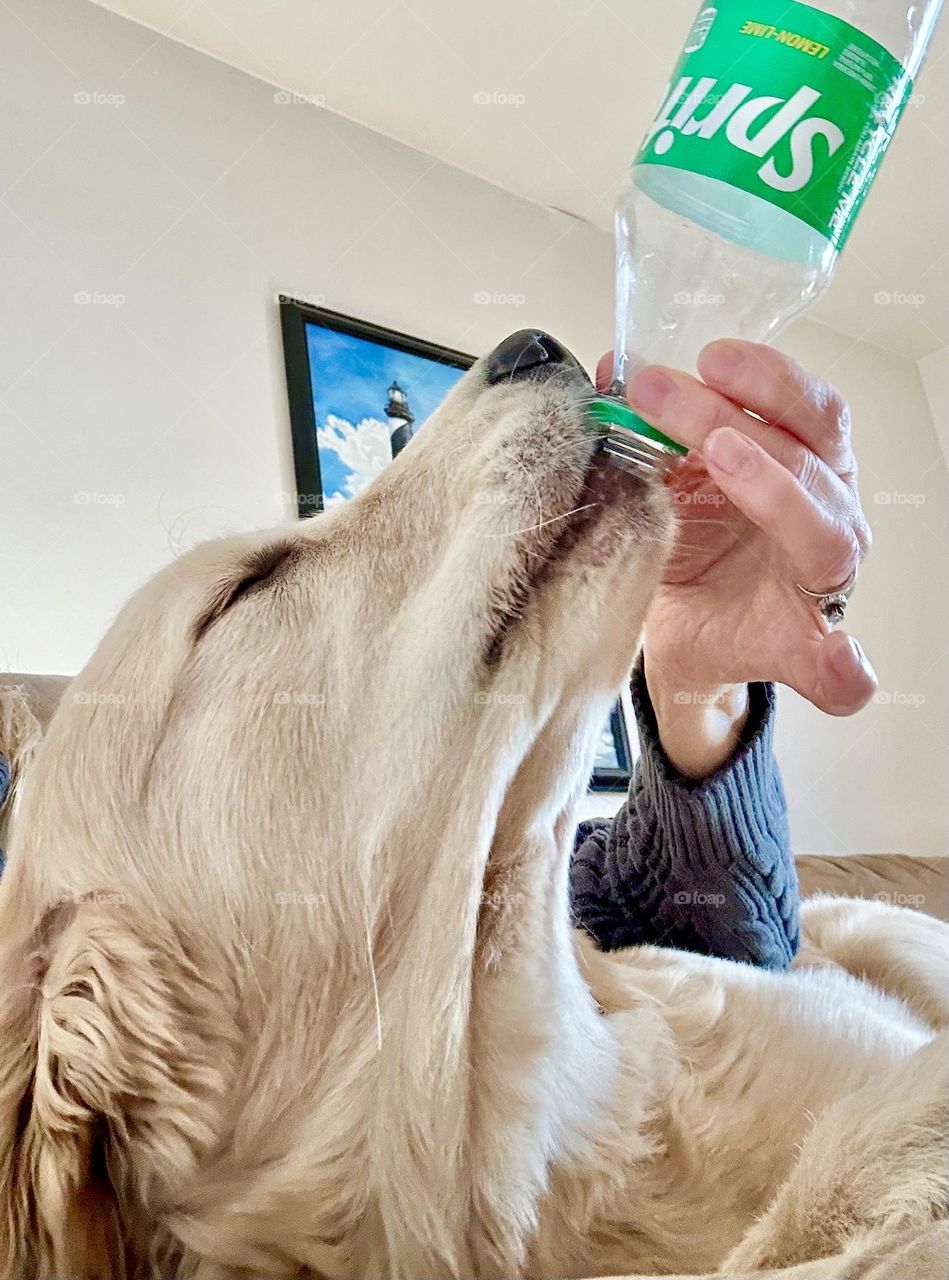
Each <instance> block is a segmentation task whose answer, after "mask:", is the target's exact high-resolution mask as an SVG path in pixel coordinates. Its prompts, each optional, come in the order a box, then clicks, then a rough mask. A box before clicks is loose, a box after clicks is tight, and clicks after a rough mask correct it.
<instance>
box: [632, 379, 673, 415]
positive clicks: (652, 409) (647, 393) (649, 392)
mask: <svg viewBox="0 0 949 1280" xmlns="http://www.w3.org/2000/svg"><path fill="white" fill-rule="evenodd" d="M675 389H676V384H675V383H674V382H673V381H672V379H671V378H667V377H666V375H665V374H664V373H659V371H658V370H657V369H643V370H642V372H641V373H637V374H636V377H635V378H634V379H633V380H632V382H631V383H630V387H629V399H630V402H631V404H632V406H633V408H634V409H642V410H644V411H645V412H646V413H658V412H659V410H660V409H661V408H662V405H663V402H664V401H665V400H667V399H668V398H669V396H670V395H671V394H672V392H673V391H675Z"/></svg>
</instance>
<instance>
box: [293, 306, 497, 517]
mask: <svg viewBox="0 0 949 1280" xmlns="http://www.w3.org/2000/svg"><path fill="white" fill-rule="evenodd" d="M307 324H318V325H321V326H322V327H323V328H325V329H333V330H334V331H335V332H336V333H346V334H349V335H350V336H351V337H353V338H363V339H364V340H365V341H367V342H378V343H381V344H382V345H383V346H387V347H394V348H395V349H396V350H398V351H407V352H408V353H409V354H410V355H413V356H422V357H423V358H424V359H426V360H435V361H437V362H438V363H439V364H447V365H450V366H451V367H452V368H453V369H470V368H471V366H472V365H473V364H474V362H475V357H474V356H472V355H468V354H467V353H466V352H464V351H455V350H454V348H452V347H445V346H442V345H441V344H440V343H437V342H428V341H426V340H425V339H423V338H415V337H413V336H412V335H411V334H409V333H400V332H399V330H398V329H387V328H385V327H384V326H382V325H378V324H373V323H372V321H370V320H357V319H356V318H355V317H354V316H346V315H343V314H342V312H339V311H330V310H328V309H327V308H326V307H314V306H309V305H308V304H307V303H304V302H297V301H296V300H295V299H294V298H291V297H289V296H287V295H284V294H281V295H280V329H281V332H282V334H283V361H284V366H285V368H286V372H287V395H288V397H289V401H290V431H291V434H292V437H293V465H294V471H295V473H296V484H297V514H298V515H299V516H300V518H301V519H303V518H304V517H305V516H312V515H316V514H317V512H319V511H322V510H323V483H322V479H321V476H320V457H319V450H318V448H317V444H316V414H315V411H314V407H313V395H312V386H313V381H312V377H311V374H312V370H311V369H310V355H309V351H308V348H307V341H306V326H307Z"/></svg>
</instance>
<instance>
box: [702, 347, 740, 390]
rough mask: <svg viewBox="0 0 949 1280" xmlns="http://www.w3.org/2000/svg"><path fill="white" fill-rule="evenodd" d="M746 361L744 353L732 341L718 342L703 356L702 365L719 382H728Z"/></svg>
mask: <svg viewBox="0 0 949 1280" xmlns="http://www.w3.org/2000/svg"><path fill="white" fill-rule="evenodd" d="M744 363H745V357H744V355H743V353H742V352H741V351H740V350H739V349H738V347H734V346H732V345H731V343H728V342H725V343H716V345H715V346H713V347H709V348H708V349H707V351H706V352H705V354H704V355H703V357H702V365H703V367H704V368H705V369H706V370H707V371H708V373H710V374H711V376H712V377H713V378H715V379H717V380H718V381H719V382H728V381H729V380H730V379H731V378H733V377H734V376H735V374H736V373H737V372H738V370H739V369H740V368H741V366H742V365H743V364H744Z"/></svg>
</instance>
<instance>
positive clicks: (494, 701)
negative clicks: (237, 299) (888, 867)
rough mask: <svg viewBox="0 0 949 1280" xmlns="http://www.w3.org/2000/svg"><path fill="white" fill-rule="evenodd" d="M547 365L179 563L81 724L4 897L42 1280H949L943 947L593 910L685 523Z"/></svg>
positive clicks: (11, 1055)
mask: <svg viewBox="0 0 949 1280" xmlns="http://www.w3.org/2000/svg"><path fill="white" fill-rule="evenodd" d="M521 343H522V348H523V352H522V355H519V356H518V357H517V358H516V359H514V360H511V359H510V344H509V343H508V344H506V345H505V344H502V348H501V351H502V357H499V356H498V353H494V354H493V355H491V356H488V357H486V358H484V359H483V360H481V361H479V362H478V363H477V364H476V365H475V366H474V367H473V368H472V369H471V370H470V372H468V373H467V375H466V376H465V377H464V378H463V379H462V380H461V382H460V383H459V384H458V386H457V387H456V388H455V390H453V391H452V393H451V394H450V395H449V397H448V398H447V400H446V401H445V402H444V404H443V405H442V406H441V408H440V409H439V410H438V411H437V413H436V414H435V415H434V416H433V418H432V419H431V420H430V422H429V423H428V425H427V426H426V427H425V429H424V431H423V432H421V434H420V435H419V436H418V437H417V438H416V439H415V440H414V441H413V442H412V444H411V445H410V446H409V447H408V448H407V449H406V450H405V451H403V452H402V453H401V454H400V456H399V457H398V459H397V460H396V461H395V462H394V463H393V465H392V466H391V467H390V468H389V469H388V470H386V471H385V472H384V474H382V475H381V476H379V478H378V479H377V480H376V481H375V483H374V484H373V485H372V486H371V487H370V488H369V489H368V490H367V491H366V492H365V493H363V494H362V495H361V496H359V497H358V498H356V499H355V500H353V501H351V502H348V503H345V504H343V505H341V506H340V507H338V508H336V509H333V510H332V511H330V512H329V513H327V514H324V515H320V516H318V517H316V518H315V519H313V520H310V521H307V522H302V523H298V524H294V525H292V526H289V527H285V528H281V529H279V530H277V531H276V532H269V533H264V534H259V535H247V536H239V537H231V538H228V539H225V540H223V541H218V542H212V543H209V544H207V545H204V546H201V547H199V548H198V549H197V550H194V551H192V552H190V553H189V554H187V555H185V556H184V557H182V558H181V559H179V560H177V561H175V562H174V563H173V564H171V565H170V566H169V567H168V568H167V569H165V570H164V571H163V572H161V573H160V574H159V575H158V576H157V577H156V578H155V579H154V580H153V581H152V582H150V583H149V584H148V585H147V586H145V587H144V588H143V589H142V590H141V591H140V592H139V593H138V594H137V595H136V596H135V597H134V598H133V599H132V601H131V602H130V603H129V604H128V605H127V606H126V608H125V609H124V610H123V612H122V613H121V615H120V616H119V618H118V620H117V621H116V622H115V624H114V626H113V627H112V628H111V630H110V631H109V633H108V634H107V635H106V637H105V639H104V640H103V642H102V644H101V645H100V647H99V649H98V651H97V652H96V654H95V656H94V657H93V658H92V660H91V662H90V663H89V664H88V666H87V667H86V668H85V670H84V671H83V672H82V673H81V674H80V675H79V676H78V677H77V678H76V679H75V681H74V682H73V684H72V685H71V686H70V689H69V691H68V692H67V694H66V695H65V697H64V699H63V700H62V702H61V704H60V706H59V707H58V709H57V711H56V712H55V714H54V716H53V719H52V721H51V723H50V725H49V728H48V731H47V732H46V734H45V736H44V737H43V739H42V742H41V743H40V744H39V746H38V748H37V750H36V752H35V757H34V759H33V760H32V762H31V764H30V765H29V768H28V769H27V770H26V771H25V773H24V776H23V779H22V783H21V794H20V798H19V801H18V808H17V811H16V813H15V815H14V822H13V835H12V842H11V847H10V850H9V863H8V867H7V871H6V873H5V875H4V877H3V880H2V889H0V1274H2V1275H3V1276H4V1277H8V1278H9V1280H65V1278H67V1277H69V1278H72V1277H82V1278H83V1280H92V1278H94V1277H96V1278H102V1277H122V1278H123V1280H145V1278H146V1277H177V1278H181V1280H183V1278H185V1277H193V1278H194V1280H211V1278H220V1277H265V1276H266V1277H288V1278H289V1277H333V1278H334V1280H343V1278H347V1280H348V1278H353V1280H356V1278H363V1277H365V1278H372V1280H427V1278H429V1277H431V1278H433V1280H434V1278H439V1280H441V1278H447V1277H479V1278H480V1277H493V1278H498V1280H501V1278H503V1280H513V1278H515V1277H538V1278H539V1277H568V1276H573V1277H580V1276H596V1275H607V1274H609V1275H616V1274H627V1273H632V1272H636V1273H658V1274H665V1275H669V1274H672V1273H677V1272H693V1273H695V1272H698V1273H702V1272H705V1273H708V1272H713V1271H719V1270H721V1271H722V1272H724V1273H726V1274H732V1275H746V1274H749V1273H752V1272H756V1271H762V1272H767V1271H769V1270H771V1271H778V1270H780V1269H782V1268H784V1269H787V1274H788V1275H806V1276H807V1277H808V1278H809V1280H811V1278H813V1277H815V1276H844V1275H846V1276H857V1275H861V1276H863V1275H866V1276H870V1275H877V1274H879V1275H885V1276H887V1277H888V1280H890V1278H892V1277H893V1276H895V1275H906V1276H912V1277H914V1280H919V1277H921V1276H923V1275H930V1274H936V1273H937V1272H938V1274H940V1275H941V1274H942V1270H941V1267H942V1265H943V1264H942V1262H941V1261H939V1259H940V1256H941V1255H940V1247H941V1245H942V1244H944V1243H945V1234H944V1229H945V1219H946V1213H947V1182H949V1157H947V1146H946V1136H945V1134H946V1111H947V1106H949V1054H947V1033H946V1032H945V1031H940V1028H945V1027H946V1025H947V1023H949V930H947V929H946V928H945V927H944V926H943V925H941V924H939V923H937V922H936V921H934V920H931V919H928V918H926V917H925V916H922V915H919V914H914V913H910V912H907V911H904V910H901V909H897V908H888V907H885V906H882V905H880V904H868V903H857V902H845V901H842V900H841V901H836V900H832V899H824V900H819V901H817V902H816V903H815V904H813V906H812V907H811V908H810V909H809V910H808V911H807V912H806V913H805V926H806V941H805V945H804V948H803V952H802V956H801V967H800V968H799V969H798V970H797V971H795V972H792V973H791V974H774V973H767V972H760V971H757V970H755V969H753V968H751V967H749V966H743V965H740V964H734V963H729V962H725V961H716V960H713V959H705V958H701V957H698V956H691V955H687V954H684V953H680V952H674V951H664V950H661V949H655V948H650V947H641V948H634V949H630V950H628V951H625V952H618V953H615V954H610V955H604V954H600V953H599V952H597V951H596V950H595V948H594V947H593V946H592V945H590V943H589V942H588V940H586V939H585V938H584V937H583V936H582V935H581V934H580V933H579V932H577V931H576V930H575V929H574V928H573V927H572V922H571V918H570V912H569V905H568V860H569V854H570V850H571V847H572V840H573V833H574V826H575V823H574V816H573V815H574V806H575V802H576V801H577V798H578V796H580V795H581V793H582V792H583V790H584V787H585V783H586V779H587V777H588V775H589V772H590V768H591V762H592V756H593V752H594V748H595V742H596V739H597V736H598V732H599V729H600V726H601V724H602V722H603V720H604V718H605V715H606V713H607V711H608V708H609V706H610V704H611V703H612V701H613V699H614V698H615V697H616V694H617V691H618V689H619V688H620V686H621V684H622V682H623V681H624V680H625V679H626V678H627V676H628V673H629V670H630V666H631V663H632V660H633V657H634V650H635V646H636V643H637V633H638V632H639V630H640V626H641V623H642V620H643V617H644V615H645V612H646V609H647V606H648V604H649V601H650V597H651V595H652V593H653V590H654V588H655V586H656V584H657V582H658V580H659V577H660V574H661V572H662V568H663V562H664V556H665V554H666V551H667V548H668V546H669V544H670V539H671V534H672V525H671V515H670V511H671V504H670V501H669V498H668V495H667V492H666V489H665V487H664V485H663V483H662V481H661V479H659V478H657V477H655V476H648V475H644V476H643V477H642V478H637V477H634V476H630V475H626V474H624V473H622V472H620V471H617V470H615V469H613V468H612V467H610V466H609V465H608V464H607V463H605V462H604V461H601V460H600V459H599V456H598V455H597V453H596V442H595V441H594V439H593V438H592V437H591V434H590V430H589V427H588V420H587V417H586V414H585V404H586V401H587V400H588V397H589V395H590V394H591V387H590V384H589V382H588V381H587V379H586V376H585V375H584V374H583V372H582V371H581V370H580V368H579V366H577V364H576V362H575V361H574V360H573V359H572V357H570V356H569V355H568V354H567V353H566V352H565V351H564V350H563V349H562V348H560V347H559V345H558V344H556V343H555V342H554V341H553V340H552V339H549V338H546V337H544V336H537V335H535V336H533V337H531V336H530V335H521ZM505 352H506V355H505V354H504V353H505ZM8 696H12V695H8ZM881 1259H884V1260H885V1261H881ZM801 1264H804V1265H803V1266H802V1265H801ZM883 1265H885V1267H887V1268H889V1269H888V1270H884V1271H879V1267H880V1266H883ZM874 1268H877V1270H874Z"/></svg>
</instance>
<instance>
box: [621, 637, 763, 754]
mask: <svg viewBox="0 0 949 1280" xmlns="http://www.w3.org/2000/svg"><path fill="white" fill-rule="evenodd" d="M643 673H644V675H645V679H646V687H647V689H648V690H649V698H650V701H651V702H652V706H653V710H654V712H655V715H656V727H657V729H658V733H659V742H660V744H661V746H662V749H663V751H664V752H665V754H666V757H667V758H668V760H669V762H670V763H671V764H672V766H673V767H674V768H675V769H676V770H677V771H678V772H679V773H681V774H683V775H684V776H685V777H688V778H704V777H707V776H708V775H709V774H710V773H714V772H715V770H716V769H720V768H721V767H722V765H723V764H725V763H726V761H728V760H729V758H730V757H731V756H732V755H733V754H734V752H735V750H736V748H737V747H738V746H739V744H740V742H741V738H742V733H743V732H744V729H745V725H746V724H747V721H748V710H749V698H748V686H747V685H746V684H734V683H730V682H724V681H723V682H720V683H716V682H714V681H712V680H711V679H709V678H708V677H707V676H704V675H700V674H698V673H695V672H691V673H690V672H687V671H685V670H683V669H681V668H677V667H672V666H671V665H669V664H668V663H667V662H663V661H662V660H661V658H660V657H659V656H658V655H656V654H655V653H652V652H651V651H650V647H649V641H648V637H647V640H646V644H645V646H644V651H643Z"/></svg>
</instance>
